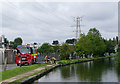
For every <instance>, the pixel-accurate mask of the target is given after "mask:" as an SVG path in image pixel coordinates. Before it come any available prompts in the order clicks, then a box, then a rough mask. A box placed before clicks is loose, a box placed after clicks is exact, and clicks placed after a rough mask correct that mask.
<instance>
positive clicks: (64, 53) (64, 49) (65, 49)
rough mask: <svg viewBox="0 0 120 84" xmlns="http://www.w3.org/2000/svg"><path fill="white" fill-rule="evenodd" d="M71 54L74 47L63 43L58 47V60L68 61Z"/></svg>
mask: <svg viewBox="0 0 120 84" xmlns="http://www.w3.org/2000/svg"><path fill="white" fill-rule="evenodd" d="M72 52H74V46H73V45H68V44H67V43H63V44H62V46H61V47H60V59H65V60H66V59H69V56H70V54H71V53H72Z"/></svg>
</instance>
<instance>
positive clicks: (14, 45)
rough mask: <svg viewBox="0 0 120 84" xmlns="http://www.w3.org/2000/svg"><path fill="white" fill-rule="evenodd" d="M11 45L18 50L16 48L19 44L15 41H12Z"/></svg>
mask: <svg viewBox="0 0 120 84" xmlns="http://www.w3.org/2000/svg"><path fill="white" fill-rule="evenodd" d="M10 45H11V47H12V48H13V49H16V47H17V46H18V44H17V43H15V42H13V41H10Z"/></svg>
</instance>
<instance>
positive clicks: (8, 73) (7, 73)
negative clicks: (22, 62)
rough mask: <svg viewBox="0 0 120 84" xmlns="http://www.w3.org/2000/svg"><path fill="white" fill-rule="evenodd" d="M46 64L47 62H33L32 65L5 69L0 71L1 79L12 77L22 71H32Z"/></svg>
mask: <svg viewBox="0 0 120 84" xmlns="http://www.w3.org/2000/svg"><path fill="white" fill-rule="evenodd" d="M46 65H47V64H45V63H40V64H34V65H29V66H22V67H19V68H15V69H10V70H7V71H2V72H0V74H1V73H2V80H6V79H9V78H11V77H14V76H16V75H19V74H23V73H26V72H28V71H32V70H34V69H37V68H39V67H43V66H46ZM0 81H1V80H0Z"/></svg>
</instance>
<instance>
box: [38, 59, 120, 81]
mask: <svg viewBox="0 0 120 84" xmlns="http://www.w3.org/2000/svg"><path fill="white" fill-rule="evenodd" d="M38 81H39V82H46V81H48V82H118V81H119V82H120V64H119V65H117V66H115V59H114V58H109V59H102V60H96V61H92V62H86V63H79V64H74V65H70V66H64V67H59V68H57V69H56V71H53V72H50V73H49V74H48V75H46V76H44V77H42V78H40V79H39V80H38Z"/></svg>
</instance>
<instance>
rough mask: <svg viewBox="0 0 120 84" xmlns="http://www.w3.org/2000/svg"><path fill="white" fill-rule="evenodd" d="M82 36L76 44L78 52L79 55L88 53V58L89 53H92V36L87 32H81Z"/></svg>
mask: <svg viewBox="0 0 120 84" xmlns="http://www.w3.org/2000/svg"><path fill="white" fill-rule="evenodd" d="M80 36H81V38H80V39H79V40H78V42H77V43H76V45H75V48H76V52H77V54H78V55H83V54H86V58H87V55H88V54H91V52H92V49H91V47H92V46H91V45H92V43H91V40H90V38H89V37H88V36H86V35H85V34H81V35H80Z"/></svg>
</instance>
